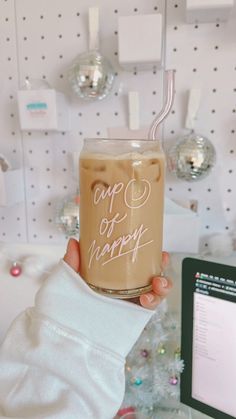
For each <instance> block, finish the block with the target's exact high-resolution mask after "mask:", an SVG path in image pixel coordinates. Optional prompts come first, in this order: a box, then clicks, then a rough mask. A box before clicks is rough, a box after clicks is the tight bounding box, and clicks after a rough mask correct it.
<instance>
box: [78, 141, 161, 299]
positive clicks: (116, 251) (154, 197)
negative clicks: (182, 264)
mask: <svg viewBox="0 0 236 419" xmlns="http://www.w3.org/2000/svg"><path fill="white" fill-rule="evenodd" d="M164 161H165V159H164V154H163V152H162V149H161V147H160V144H159V142H157V141H155V142H154V141H148V140H137V141H136V140H135V141H134V140H111V139H109V140H107V139H101V140H100V139H99V140H98V139H94V140H93V139H87V140H85V141H84V148H83V150H82V152H81V155H80V249H81V260H82V266H81V275H82V277H83V278H84V279H85V280H86V281H87V282H88V284H89V285H90V286H91V287H92V288H94V289H95V290H96V291H98V292H100V293H103V294H109V295H111V296H113V297H120V298H131V297H135V296H138V295H140V294H142V293H144V292H146V291H148V290H150V289H151V279H152V277H153V276H154V275H156V274H159V273H160V271H161V253H162V226H163V201H164V171H165V164H164Z"/></svg>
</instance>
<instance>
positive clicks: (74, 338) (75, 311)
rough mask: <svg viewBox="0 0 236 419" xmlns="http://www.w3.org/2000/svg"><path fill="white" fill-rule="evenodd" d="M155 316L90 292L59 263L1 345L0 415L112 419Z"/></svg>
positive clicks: (132, 305) (133, 306)
mask: <svg viewBox="0 0 236 419" xmlns="http://www.w3.org/2000/svg"><path fill="white" fill-rule="evenodd" d="M152 314H153V312H152V311H149V310H146V309H144V308H141V307H139V306H137V305H135V304H132V303H128V302H125V301H120V300H114V299H110V298H107V297H103V296H100V295H98V294H96V293H94V292H93V291H92V290H91V289H90V288H89V287H88V286H87V285H86V284H85V283H84V281H83V280H82V279H81V278H80V277H79V275H78V274H76V273H75V272H74V271H73V270H72V269H71V268H70V267H69V266H68V265H67V264H66V263H65V262H64V261H61V262H60V264H59V265H58V266H57V268H56V269H55V270H54V272H53V273H52V275H50V277H49V278H48V279H47V280H46V281H45V283H44V284H43V286H42V287H41V289H40V290H39V292H38V293H37V295H36V300H35V306H34V307H33V308H29V309H27V310H26V311H25V312H24V313H22V314H21V315H20V316H19V317H18V318H17V319H16V320H15V321H14V322H13V324H12V325H11V327H10V329H9V331H8V333H7V336H6V338H5V341H4V342H3V344H2V346H1V348H0V418H18V419H19V418H30V419H36V418H37V419H38V418H40V419H44V418H45V419H46V418H47V419H62V418H63V419H87V418H93V419H112V418H113V417H114V416H115V414H116V412H117V410H118V409H119V406H120V404H121V402H122V399H123V394H124V363H125V357H126V355H127V353H128V352H129V351H130V349H131V348H132V346H133V344H134V343H135V341H136V340H137V338H138V336H139V335H140V333H141V332H142V330H143V328H144V326H145V325H146V323H147V322H148V320H149V319H150V317H151V316H152Z"/></svg>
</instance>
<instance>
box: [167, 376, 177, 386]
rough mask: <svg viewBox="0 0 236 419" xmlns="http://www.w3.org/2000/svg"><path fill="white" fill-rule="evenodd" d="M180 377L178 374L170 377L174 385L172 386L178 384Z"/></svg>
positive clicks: (170, 381)
mask: <svg viewBox="0 0 236 419" xmlns="http://www.w3.org/2000/svg"><path fill="white" fill-rule="evenodd" d="M178 381H179V380H178V377H176V375H173V376H172V377H170V379H169V383H170V384H171V385H172V386H176V385H177V384H178Z"/></svg>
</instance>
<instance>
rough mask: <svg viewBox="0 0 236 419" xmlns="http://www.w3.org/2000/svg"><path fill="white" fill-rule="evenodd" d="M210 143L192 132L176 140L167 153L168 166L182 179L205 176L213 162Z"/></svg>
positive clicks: (195, 178)
mask: <svg viewBox="0 0 236 419" xmlns="http://www.w3.org/2000/svg"><path fill="white" fill-rule="evenodd" d="M215 159H216V153H215V149H214V147H213V145H212V143H211V142H210V141H209V140H208V139H207V138H205V137H203V136H201V135H197V134H195V133H194V132H192V133H191V134H189V135H187V136H186V137H184V138H182V139H181V140H179V141H178V143H177V144H175V145H174V147H172V148H171V149H170V151H169V153H168V159H167V161H168V168H169V170H170V171H171V172H173V173H175V175H176V176H177V177H178V178H179V179H182V180H186V181H187V182H192V181H196V180H201V179H203V178H204V177H206V176H207V175H208V174H209V172H210V170H211V169H212V167H213V166H214V164H215Z"/></svg>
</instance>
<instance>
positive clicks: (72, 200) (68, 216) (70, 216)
mask: <svg viewBox="0 0 236 419" xmlns="http://www.w3.org/2000/svg"><path fill="white" fill-rule="evenodd" d="M56 224H57V226H58V227H59V229H60V230H61V231H62V232H64V233H65V235H66V236H75V235H78V234H79V196H78V195H75V196H72V197H69V198H67V199H65V200H64V201H63V202H62V205H60V206H59V207H58V210H57V215H56Z"/></svg>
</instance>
